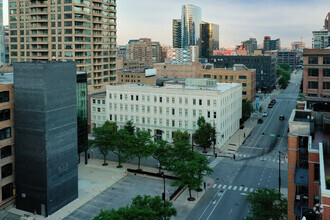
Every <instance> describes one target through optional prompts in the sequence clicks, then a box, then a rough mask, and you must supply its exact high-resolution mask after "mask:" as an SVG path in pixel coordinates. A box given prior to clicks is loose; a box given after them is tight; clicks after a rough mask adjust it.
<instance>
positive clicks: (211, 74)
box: [200, 64, 256, 101]
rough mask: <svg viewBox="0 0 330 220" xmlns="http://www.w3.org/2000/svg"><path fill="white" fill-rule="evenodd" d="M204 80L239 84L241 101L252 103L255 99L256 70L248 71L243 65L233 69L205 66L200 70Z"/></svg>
mask: <svg viewBox="0 0 330 220" xmlns="http://www.w3.org/2000/svg"><path fill="white" fill-rule="evenodd" d="M200 78H204V79H216V80H217V82H219V83H232V82H235V83H241V84H242V99H248V100H251V101H254V100H255V98H256V70H255V69H248V68H247V67H246V66H244V65H243V64H234V66H233V68H229V69H224V68H214V67H213V65H211V66H208V65H206V66H205V67H204V69H202V70H201V77H200Z"/></svg>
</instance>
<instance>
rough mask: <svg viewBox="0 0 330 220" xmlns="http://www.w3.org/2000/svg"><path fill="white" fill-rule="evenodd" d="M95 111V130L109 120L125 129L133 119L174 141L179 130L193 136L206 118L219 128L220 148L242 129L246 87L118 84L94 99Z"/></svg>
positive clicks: (190, 82)
mask: <svg viewBox="0 0 330 220" xmlns="http://www.w3.org/2000/svg"><path fill="white" fill-rule="evenodd" d="M102 95H105V96H103V97H102ZM101 103H104V104H101ZM91 109H92V112H91V115H92V121H91V124H92V127H94V126H100V125H102V124H103V123H104V122H105V121H106V120H109V121H115V122H117V124H118V126H119V127H121V128H122V127H123V126H124V124H125V123H126V122H127V121H128V120H131V121H132V122H133V123H134V126H135V127H136V128H137V129H140V130H147V131H150V133H151V134H152V135H153V136H154V137H155V139H164V140H167V141H170V142H172V138H173V132H174V131H176V130H178V129H180V130H182V131H188V132H189V134H190V135H191V134H193V133H194V132H195V131H196V129H197V128H198V126H197V120H198V118H199V117H200V116H203V117H204V118H205V120H206V121H208V122H210V123H212V124H213V125H214V126H215V128H216V147H217V148H219V147H221V146H222V145H223V143H225V142H226V141H227V140H228V139H229V138H230V137H231V136H232V135H233V134H234V133H235V132H236V131H237V130H238V129H239V120H240V118H241V117H242V86H241V84H238V83H217V82H216V81H215V80H210V79H187V80H186V83H185V85H184V86H183V85H170V86H165V87H151V86H144V85H117V86H111V87H107V91H106V94H97V95H96V96H91ZM94 116H95V117H94Z"/></svg>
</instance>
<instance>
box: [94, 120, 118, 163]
mask: <svg viewBox="0 0 330 220" xmlns="http://www.w3.org/2000/svg"><path fill="white" fill-rule="evenodd" d="M116 131H117V124H116V122H110V121H106V122H105V123H104V124H103V125H102V126H101V127H97V128H94V129H93V136H94V140H90V141H89V142H88V145H89V146H90V147H92V146H94V147H97V148H98V149H99V151H100V153H101V154H102V155H103V159H104V162H103V164H102V165H103V166H106V165H108V164H107V162H106V156H107V154H108V152H109V151H110V149H111V148H112V147H113V146H114V144H115V143H114V135H113V134H114V133H116Z"/></svg>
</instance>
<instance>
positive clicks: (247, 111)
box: [242, 99, 253, 117]
mask: <svg viewBox="0 0 330 220" xmlns="http://www.w3.org/2000/svg"><path fill="white" fill-rule="evenodd" d="M252 112H253V105H252V102H251V100H246V99H243V100H242V115H243V117H250V115H251V113H252Z"/></svg>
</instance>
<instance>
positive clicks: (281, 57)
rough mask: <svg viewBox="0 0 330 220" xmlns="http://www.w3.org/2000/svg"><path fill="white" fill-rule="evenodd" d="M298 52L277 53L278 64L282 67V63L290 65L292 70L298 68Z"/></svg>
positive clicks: (285, 51)
mask: <svg viewBox="0 0 330 220" xmlns="http://www.w3.org/2000/svg"><path fill="white" fill-rule="evenodd" d="M297 59H298V58H297V53H296V51H291V50H284V51H278V53H277V63H278V65H281V64H282V63H286V64H289V65H290V67H291V68H296V65H297V63H298V60H297Z"/></svg>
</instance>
